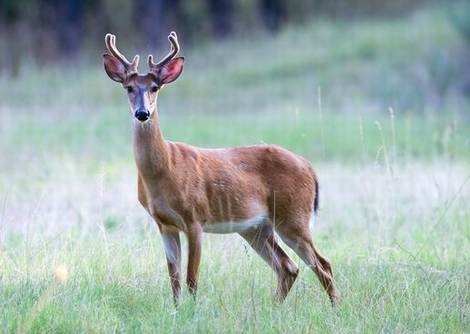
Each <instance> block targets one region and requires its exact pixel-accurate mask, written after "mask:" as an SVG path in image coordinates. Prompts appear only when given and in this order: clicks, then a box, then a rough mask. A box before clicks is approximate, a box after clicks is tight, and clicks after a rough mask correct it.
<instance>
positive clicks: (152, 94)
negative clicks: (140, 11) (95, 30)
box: [103, 31, 184, 122]
mask: <svg viewBox="0 0 470 334" xmlns="http://www.w3.org/2000/svg"><path fill="white" fill-rule="evenodd" d="M168 40H169V41H170V52H169V53H168V54H167V55H166V56H165V57H164V58H163V59H162V60H160V61H159V62H158V63H154V62H153V56H152V55H149V56H148V65H149V71H148V73H147V74H145V75H141V74H139V73H138V71H137V66H138V65H139V56H138V55H136V56H135V57H134V59H133V60H132V62H130V61H128V60H127V59H126V57H124V55H123V54H122V53H121V52H119V50H118V49H117V47H116V36H114V35H112V34H106V37H105V44H106V48H107V49H108V53H107V54H105V55H104V56H103V60H104V69H105V71H106V73H107V74H108V76H109V77H110V78H111V80H114V81H116V82H119V83H121V84H122V86H123V87H124V88H125V89H126V91H127V97H128V99H129V106H130V111H131V113H132V114H133V115H134V117H135V118H136V119H137V120H139V121H141V122H145V121H147V120H149V119H150V118H151V117H152V115H153V114H154V112H155V110H156V105H157V95H158V91H159V90H160V89H161V88H162V87H163V86H164V85H166V84H169V83H171V82H173V81H175V80H176V79H177V78H178V77H179V76H180V74H181V72H182V71H183V64H184V58H183V57H176V55H177V53H178V52H179V50H180V47H179V44H178V37H177V36H176V33H175V32H174V31H172V32H171V33H170V35H169V36H168ZM175 57H176V58H175Z"/></svg>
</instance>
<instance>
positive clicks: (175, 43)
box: [148, 31, 180, 71]
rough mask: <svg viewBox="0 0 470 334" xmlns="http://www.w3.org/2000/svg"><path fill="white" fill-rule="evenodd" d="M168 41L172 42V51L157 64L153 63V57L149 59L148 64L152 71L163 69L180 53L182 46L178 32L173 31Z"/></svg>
mask: <svg viewBox="0 0 470 334" xmlns="http://www.w3.org/2000/svg"><path fill="white" fill-rule="evenodd" d="M168 40H169V41H170V47H171V50H170V52H169V53H168V54H167V55H166V56H165V57H164V58H163V59H162V60H160V61H159V62H158V63H157V64H155V63H154V62H153V56H152V55H149V57H148V64H149V68H150V70H151V71H152V70H156V69H157V68H158V67H161V66H163V65H165V64H166V63H168V62H169V61H170V60H172V59H173V58H174V57H175V56H176V55H177V54H178V52H179V51H180V45H179V44H178V36H176V32H174V31H172V32H170V34H169V35H168Z"/></svg>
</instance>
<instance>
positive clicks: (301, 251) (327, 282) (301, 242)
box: [278, 225, 338, 304]
mask: <svg viewBox="0 0 470 334" xmlns="http://www.w3.org/2000/svg"><path fill="white" fill-rule="evenodd" d="M281 226H282V227H284V229H285V227H286V226H285V225H280V226H279V227H278V229H281V231H278V233H279V235H280V236H281V238H282V240H283V241H284V242H285V243H286V244H287V245H288V246H289V247H290V248H292V249H293V250H294V251H295V252H296V253H297V255H298V256H299V257H300V258H301V259H302V261H304V262H305V264H307V266H308V267H310V269H312V270H313V272H314V273H315V274H316V276H317V277H318V279H319V280H320V283H321V284H322V286H323V288H324V289H325V290H326V292H327V293H328V296H329V297H330V300H331V302H332V303H333V304H335V303H336V301H337V299H338V295H337V292H336V287H335V283H334V280H333V272H332V270H331V264H330V262H329V261H328V260H327V259H326V258H324V257H323V256H321V255H320V253H319V252H318V251H317V250H316V249H315V246H314V244H313V240H312V238H311V236H310V232H309V231H308V229H307V231H305V232H304V233H299V234H298V235H297V236H295V237H292V233H286V232H287V231H285V230H284V231H282V227H281ZM289 234H290V235H289Z"/></svg>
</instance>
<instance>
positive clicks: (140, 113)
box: [135, 109, 150, 122]
mask: <svg viewBox="0 0 470 334" xmlns="http://www.w3.org/2000/svg"><path fill="white" fill-rule="evenodd" d="M149 117H150V113H149V111H148V110H147V109H139V110H137V111H136V112H135V118H137V119H138V120H139V121H141V122H145V121H146V120H148V119H149Z"/></svg>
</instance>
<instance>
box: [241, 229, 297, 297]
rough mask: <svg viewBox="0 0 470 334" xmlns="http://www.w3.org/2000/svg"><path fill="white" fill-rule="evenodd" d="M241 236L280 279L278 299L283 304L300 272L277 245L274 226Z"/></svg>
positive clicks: (244, 233) (277, 292) (277, 291)
mask: <svg viewBox="0 0 470 334" xmlns="http://www.w3.org/2000/svg"><path fill="white" fill-rule="evenodd" d="M240 235H241V236H242V237H243V238H244V239H245V240H246V241H247V242H248V244H249V245H250V246H251V247H252V248H253V249H254V250H255V251H256V252H257V253H258V254H259V255H260V256H261V257H262V258H263V260H265V261H266V262H267V263H268V264H269V265H270V266H271V268H272V269H273V270H274V271H275V272H276V274H277V279H278V285H277V290H276V299H277V300H278V301H280V302H282V301H283V300H284V299H285V298H286V296H287V294H288V293H289V290H290V289H291V287H292V285H293V284H294V282H295V279H296V278H297V275H298V272H299V270H298V268H297V266H296V265H295V263H294V262H293V261H292V260H291V258H290V257H289V255H287V254H286V253H285V252H284V250H283V249H282V248H281V246H279V244H278V243H277V241H276V238H275V236H274V231H273V228H272V226H271V225H264V226H262V227H260V228H258V229H256V230H254V231H253V230H252V231H247V232H243V233H240Z"/></svg>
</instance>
